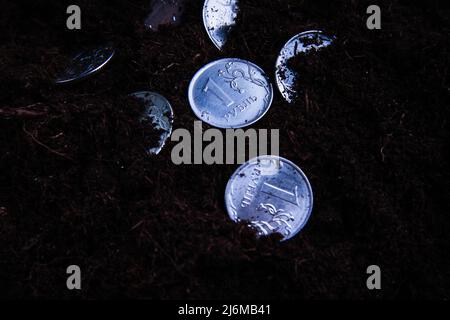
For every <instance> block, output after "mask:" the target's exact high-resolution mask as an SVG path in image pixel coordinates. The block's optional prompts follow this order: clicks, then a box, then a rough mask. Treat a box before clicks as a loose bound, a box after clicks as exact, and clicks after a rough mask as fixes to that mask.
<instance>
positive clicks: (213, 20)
mask: <svg viewBox="0 0 450 320" xmlns="http://www.w3.org/2000/svg"><path fill="white" fill-rule="evenodd" d="M238 11H239V8H238V0H206V1H205V4H204V5H203V24H204V25H205V28H206V32H207V33H208V36H209V38H210V39H211V41H212V42H213V43H214V45H215V46H216V47H217V48H218V49H219V50H220V49H222V48H223V46H224V45H225V43H226V41H227V38H228V34H229V32H230V30H231V29H232V28H233V26H235V25H236V18H237V15H238Z"/></svg>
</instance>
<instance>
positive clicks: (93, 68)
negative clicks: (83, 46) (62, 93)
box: [55, 46, 115, 84]
mask: <svg viewBox="0 0 450 320" xmlns="http://www.w3.org/2000/svg"><path fill="white" fill-rule="evenodd" d="M114 53H115V49H114V48H113V47H112V46H102V47H96V48H91V49H88V50H86V51H83V52H81V53H79V54H77V55H76V56H74V57H73V58H72V60H71V61H70V63H69V64H68V66H67V67H66V69H65V70H64V71H63V72H62V74H61V75H59V76H58V77H57V79H56V80H55V82H56V83H57V84H63V83H69V82H72V81H76V80H80V79H82V78H85V77H87V76H90V75H92V74H94V73H96V72H97V71H99V70H100V69H102V68H103V67H104V66H105V65H106V64H107V63H108V62H109V61H110V60H111V58H112V57H113V56H114Z"/></svg>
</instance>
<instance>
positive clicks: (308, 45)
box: [275, 30, 333, 103]
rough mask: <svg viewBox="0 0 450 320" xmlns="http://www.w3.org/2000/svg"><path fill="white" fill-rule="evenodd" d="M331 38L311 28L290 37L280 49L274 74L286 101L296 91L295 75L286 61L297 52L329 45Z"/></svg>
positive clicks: (306, 51) (301, 52)
mask: <svg viewBox="0 0 450 320" xmlns="http://www.w3.org/2000/svg"><path fill="white" fill-rule="evenodd" d="M332 42H333V38H332V37H329V36H327V35H325V34H323V33H322V31H318V30H311V31H306V32H302V33H299V34H298V35H296V36H294V37H293V38H291V39H290V40H289V41H288V42H287V43H286V44H285V45H284V47H283V49H281V52H280V55H279V56H278V59H277V62H276V74H275V78H276V81H277V86H278V89H279V90H280V92H281V95H282V96H283V97H284V99H286V101H287V102H289V103H291V102H293V101H295V99H296V97H297V93H296V90H295V86H296V78H297V77H298V76H301V75H297V74H296V72H295V71H293V70H291V69H289V67H288V66H287V62H288V61H289V59H291V58H293V57H294V56H296V55H298V54H306V53H308V52H309V51H310V50H319V49H321V48H324V47H327V46H329V45H330V44H331V43H332Z"/></svg>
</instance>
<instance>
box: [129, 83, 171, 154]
mask: <svg viewBox="0 0 450 320" xmlns="http://www.w3.org/2000/svg"><path fill="white" fill-rule="evenodd" d="M130 96H132V97H135V98H137V99H139V100H142V101H143V102H144V104H145V113H144V115H143V119H146V118H150V120H151V121H152V124H153V125H154V129H156V130H161V136H160V139H159V144H158V146H156V147H154V148H151V149H149V150H148V153H150V154H155V155H156V154H158V153H160V152H161V150H162V148H163V147H164V145H165V143H166V141H167V139H168V138H169V137H170V135H171V134H172V124H173V110H172V106H171V105H170V103H169V101H167V99H166V98H164V97H163V96H162V95H160V94H158V93H155V92H150V91H140V92H135V93H132V94H131V95H130Z"/></svg>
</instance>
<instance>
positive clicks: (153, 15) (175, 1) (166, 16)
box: [144, 0, 185, 31]
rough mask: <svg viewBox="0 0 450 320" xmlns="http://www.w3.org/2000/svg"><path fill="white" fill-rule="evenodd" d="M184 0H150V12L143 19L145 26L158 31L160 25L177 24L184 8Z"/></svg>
mask: <svg viewBox="0 0 450 320" xmlns="http://www.w3.org/2000/svg"><path fill="white" fill-rule="evenodd" d="M184 1H185V0H152V1H151V3H150V7H151V12H150V13H149V14H148V16H147V18H146V19H145V22H144V24H145V26H147V27H148V28H149V29H150V30H153V31H158V29H159V27H160V26H162V25H177V24H179V23H180V17H181V15H182V13H183V10H184Z"/></svg>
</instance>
